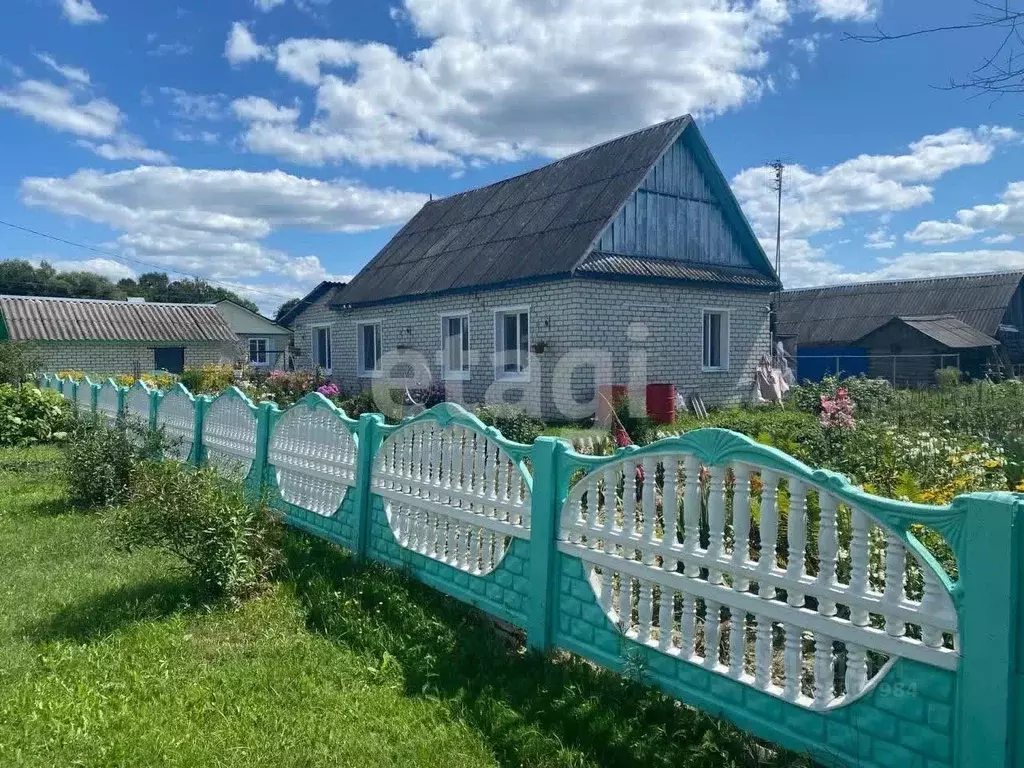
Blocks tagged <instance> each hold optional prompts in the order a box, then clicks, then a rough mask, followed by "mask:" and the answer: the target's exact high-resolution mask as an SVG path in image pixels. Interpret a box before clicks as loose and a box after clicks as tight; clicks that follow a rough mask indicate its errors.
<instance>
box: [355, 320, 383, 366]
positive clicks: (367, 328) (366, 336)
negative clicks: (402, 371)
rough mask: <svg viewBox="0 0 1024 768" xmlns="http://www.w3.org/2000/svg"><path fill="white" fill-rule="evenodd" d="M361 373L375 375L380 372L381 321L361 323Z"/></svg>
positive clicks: (359, 329)
mask: <svg viewBox="0 0 1024 768" xmlns="http://www.w3.org/2000/svg"><path fill="white" fill-rule="evenodd" d="M357 328H358V332H359V336H358V338H359V375H360V376H375V375H377V374H379V373H380V323H360V324H359V325H358V326H357Z"/></svg>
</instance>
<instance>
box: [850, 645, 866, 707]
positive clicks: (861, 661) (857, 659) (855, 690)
mask: <svg viewBox="0 0 1024 768" xmlns="http://www.w3.org/2000/svg"><path fill="white" fill-rule="evenodd" d="M845 684H846V696H847V697H853V696H858V695H859V694H860V692H861V691H863V690H864V688H865V687H866V686H867V684H868V656H867V653H866V651H865V650H864V648H863V647H862V646H859V645H854V644H853V643H847V644H846V679H845Z"/></svg>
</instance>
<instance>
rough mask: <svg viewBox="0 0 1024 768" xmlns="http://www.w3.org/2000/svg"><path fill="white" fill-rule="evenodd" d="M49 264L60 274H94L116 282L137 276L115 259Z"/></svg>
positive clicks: (54, 262)
mask: <svg viewBox="0 0 1024 768" xmlns="http://www.w3.org/2000/svg"><path fill="white" fill-rule="evenodd" d="M49 264H50V266H52V267H53V268H54V269H56V270H57V271H58V272H94V273H95V274H97V275H103V276H104V277H106V278H108V279H110V280H113V281H114V282H117V281H118V280H124V279H126V278H134V277H135V276H136V272H135V270H134V269H132V268H131V267H129V266H127V265H126V264H122V263H121V262H119V261H114V260H113V259H103V258H95V259H83V260H82V261H50V262H49Z"/></svg>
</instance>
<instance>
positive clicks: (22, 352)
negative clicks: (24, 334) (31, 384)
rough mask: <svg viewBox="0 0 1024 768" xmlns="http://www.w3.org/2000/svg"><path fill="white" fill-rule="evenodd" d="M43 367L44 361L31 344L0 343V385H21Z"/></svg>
mask: <svg viewBox="0 0 1024 768" xmlns="http://www.w3.org/2000/svg"><path fill="white" fill-rule="evenodd" d="M41 367H42V360H41V359H40V357H39V355H38V354H36V351H35V349H34V348H33V347H32V346H30V345H29V344H25V343H23V342H13V341H0V384H21V383H22V382H23V381H26V380H27V379H29V378H30V377H31V376H32V374H33V373H35V372H36V371H37V370H39V369H40V368H41Z"/></svg>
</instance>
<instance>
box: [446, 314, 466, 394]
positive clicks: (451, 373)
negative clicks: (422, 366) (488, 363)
mask: <svg viewBox="0 0 1024 768" xmlns="http://www.w3.org/2000/svg"><path fill="white" fill-rule="evenodd" d="M450 320H463V321H464V323H463V324H462V327H461V328H460V333H459V342H460V343H459V356H460V357H462V356H463V355H465V359H463V360H462V361H461V363H462V368H460V369H459V370H452V369H450V368H449V367H448V322H449V321H450ZM471 339H472V336H471V332H470V330H469V312H442V313H441V378H442V379H444V380H445V381H469V373H470V363H469V360H470V356H471V354H472V349H473V348H472V346H471V343H472V341H471Z"/></svg>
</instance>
